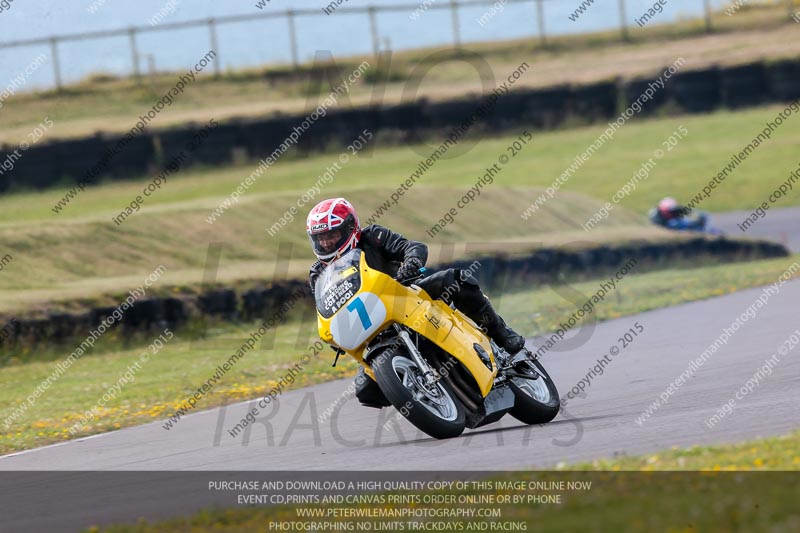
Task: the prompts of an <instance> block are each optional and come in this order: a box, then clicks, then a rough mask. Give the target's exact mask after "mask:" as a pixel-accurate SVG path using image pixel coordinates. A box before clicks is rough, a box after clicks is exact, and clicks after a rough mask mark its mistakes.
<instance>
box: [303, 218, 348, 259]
mask: <svg viewBox="0 0 800 533" xmlns="http://www.w3.org/2000/svg"><path fill="white" fill-rule="evenodd" d="M349 236H350V235H349V233H347V232H346V230H345V228H344V227H342V226H339V227H338V228H336V229H332V230H329V231H324V232H322V233H317V234H314V235H309V236H308V238H309V239H311V246H312V247H313V248H314V253H315V254H316V255H317V257H320V258H330V257H333V256H334V255H335V254H336V251H337V250H339V248H341V247H342V246H343V245H344V244H345V242H347V239H348V237H349Z"/></svg>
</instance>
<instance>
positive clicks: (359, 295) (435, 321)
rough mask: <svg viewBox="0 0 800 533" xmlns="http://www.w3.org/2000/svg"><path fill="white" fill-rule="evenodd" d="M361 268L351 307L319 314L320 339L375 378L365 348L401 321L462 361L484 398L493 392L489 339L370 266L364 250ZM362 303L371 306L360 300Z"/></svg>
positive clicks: (465, 320) (445, 308)
mask: <svg viewBox="0 0 800 533" xmlns="http://www.w3.org/2000/svg"><path fill="white" fill-rule="evenodd" d="M360 270H361V272H360V274H361V287H360V288H359V290H358V291H357V292H356V293H355V295H354V297H353V299H352V300H350V304H349V305H346V306H343V307H342V308H340V309H339V310H338V311H337V312H336V313H334V315H333V316H331V317H330V318H327V319H326V318H324V317H322V316H321V315H320V314H319V313H318V314H317V324H318V328H319V335H320V337H321V338H322V340H323V341H325V342H327V343H329V344H333V345H336V346H339V347H341V348H342V349H343V350H344V351H345V352H346V353H348V354H349V355H350V356H352V357H353V358H355V359H356V360H357V361H359V362H360V363H361V364H362V365H363V366H364V369H365V371H366V372H367V373H368V374H369V375H370V376H371V377H373V378H374V375H373V374H372V369H371V368H370V367H369V365H368V364H366V363H365V362H364V350H365V348H366V346H367V343H368V342H369V341H370V340H372V339H373V338H374V337H375V336H376V335H377V334H378V333H379V332H381V331H383V330H385V329H386V328H387V327H390V326H391V325H392V324H393V323H395V322H396V323H399V324H402V325H404V326H406V327H408V328H410V329H412V330H414V331H416V332H418V333H419V334H420V335H422V336H423V337H425V338H427V339H429V340H430V341H432V342H433V343H435V344H436V345H437V346H439V347H440V348H441V349H443V350H444V351H445V352H447V353H449V354H451V355H452V356H453V357H455V358H456V359H458V360H459V361H460V362H461V363H463V364H464V366H465V367H466V368H467V370H469V372H470V373H471V374H472V376H473V377H474V378H475V381H476V382H477V384H478V387H479V388H480V390H481V393H482V394H483V396H486V395H487V394H489V391H490V390H491V388H492V384H493V382H494V377H495V375H496V373H497V367H496V365H495V362H494V357H493V355H492V349H491V345H490V343H489V339H488V337H486V335H484V334H483V332H482V331H481V330H480V329H478V328H477V327H475V325H474V324H473V323H472V321H470V320H469V319H468V318H467V317H466V316H465V315H463V314H462V313H461V312H459V311H454V310H453V309H452V308H450V306H448V305H447V304H445V303H444V302H442V301H440V300H432V299H431V298H430V296H429V295H428V294H427V293H426V292H425V291H423V290H422V289H420V288H418V287H406V286H404V285H401V284H400V283H398V282H397V281H395V280H394V279H392V278H391V277H390V276H388V275H386V274H384V273H383V272H380V271H379V270H374V269H372V268H370V267H369V266H368V265H367V262H366V259H365V258H364V253H363V252H361V264H360ZM357 299H358V300H361V302H365V303H366V304H363V303H361V302H357V301H356V300H357ZM356 304H357V305H356ZM359 306H361V307H362V309H363V312H364V313H365V316H364V320H361V321H360V322H359V317H357V316H356V311H359V312H360V311H361V310H359V309H358V307H359ZM343 314H344V316H341V317H340V315H343ZM367 315H368V316H367ZM342 323H346V324H347V326H346V327H347V328H348V329H347V331H345V332H342V326H341V324H342ZM364 323H368V325H369V327H368V328H365V329H364V330H363V331H360V332H359V334H360V336H358V335H355V334H354V332H353V331H352V330H353V328H354V327H358V328H361V326H362V325H364ZM354 324H355V326H354ZM337 337H338V338H337ZM474 344H479V345H480V346H481V347H482V348H483V350H484V351H485V352H486V353H487V354H489V357H490V359H491V361H492V370H489V369H488V368H487V367H486V365H485V364H484V363H483V361H481V359H480V358H479V357H478V354H477V353H476V352H475V348H474V347H473V345H474Z"/></svg>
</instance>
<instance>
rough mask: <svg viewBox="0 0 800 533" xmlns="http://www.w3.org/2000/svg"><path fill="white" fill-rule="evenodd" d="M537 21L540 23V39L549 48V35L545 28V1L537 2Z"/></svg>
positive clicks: (537, 0) (539, 0) (538, 0)
mask: <svg viewBox="0 0 800 533" xmlns="http://www.w3.org/2000/svg"><path fill="white" fill-rule="evenodd" d="M536 21H537V22H538V23H539V39H540V40H541V41H542V46H543V47H545V48H546V47H547V33H546V32H545V28H544V0H536Z"/></svg>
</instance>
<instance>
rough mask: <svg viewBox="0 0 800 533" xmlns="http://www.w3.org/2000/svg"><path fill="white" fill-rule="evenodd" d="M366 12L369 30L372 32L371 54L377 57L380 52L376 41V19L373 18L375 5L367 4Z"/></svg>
mask: <svg viewBox="0 0 800 533" xmlns="http://www.w3.org/2000/svg"><path fill="white" fill-rule="evenodd" d="M367 12H368V13H369V30H370V33H371V34H372V55H374V56H375V58H376V59H377V58H378V55H379V54H380V43H379V42H378V21H377V20H376V18H375V6H369V7H368V8H367Z"/></svg>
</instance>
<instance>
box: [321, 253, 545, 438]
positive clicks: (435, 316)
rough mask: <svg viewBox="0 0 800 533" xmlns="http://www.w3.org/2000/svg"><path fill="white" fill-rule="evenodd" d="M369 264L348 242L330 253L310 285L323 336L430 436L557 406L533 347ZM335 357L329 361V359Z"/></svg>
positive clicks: (540, 415) (527, 417)
mask: <svg viewBox="0 0 800 533" xmlns="http://www.w3.org/2000/svg"><path fill="white" fill-rule="evenodd" d="M421 275H422V274H420V276H418V277H416V278H413V279H410V280H406V281H404V283H399V282H398V281H396V280H395V279H393V278H392V277H390V276H388V275H386V274H384V273H383V272H381V271H379V270H375V269H373V268H370V266H369V265H368V264H367V261H366V258H365V256H364V253H363V252H362V251H361V250H359V249H354V250H351V251H350V252H348V253H347V254H345V255H343V256H342V257H340V258H338V259H337V260H335V261H333V262H332V263H331V264H329V265H328V266H327V267H326V269H325V270H324V271H323V272H322V273H321V274H320V276H319V278H318V279H317V282H316V285H315V294H314V297H315V300H316V306H317V325H318V328H319V335H320V337H321V338H322V340H323V341H325V342H326V343H328V344H330V345H332V346H333V347H334V348H335V349H337V356H336V357H337V360H338V357H339V354H340V353H347V354H348V355H350V356H351V357H353V358H354V359H355V360H356V361H358V362H359V363H360V364H361V365H362V366H363V367H364V371H365V372H366V373H367V374H368V375H369V376H370V377H371V378H373V379H374V380H375V381H376V382H377V384H378V386H379V388H380V390H381V392H383V394H384V396H386V398H387V399H388V400H389V402H391V404H392V405H393V406H394V407H395V408H396V409H397V410H398V411H399V412H400V413H401V414H402V415H403V416H404V417H405V418H406V419H408V421H409V422H411V423H412V424H414V425H415V426H416V427H417V428H419V429H420V430H422V431H424V432H425V433H427V434H428V435H430V436H431V437H435V438H438V439H446V438H451V437H457V436H458V435H460V434H461V433H462V432H463V431H464V428H465V427H468V428H476V427H479V426H483V425H486V424H490V423H492V422H496V421H497V420H499V419H500V418H501V417H502V416H503V415H505V414H506V413H510V414H511V416H513V417H514V418H516V419H518V420H520V421H522V422H524V423H526V424H542V423H546V422H550V421H551V420H552V419H553V418H555V416H556V414H558V409H559V401H558V391H557V390H556V386H555V384H554V383H553V381H552V380H551V379H550V376H549V375H548V374H547V372H546V371H545V369H544V368H543V367H542V365H541V364H540V363H539V361H537V360H536V359H535V358H534V357H533V355H532V354H531V353H530V352H528V351H527V350H525V349H523V350H521V351H520V352H519V353H517V354H516V355H514V356H513V357H512V356H511V355H509V354H508V353H507V352H505V351H504V350H503V349H502V348H500V347H499V346H497V345H496V344H495V343H494V342H493V341H492V340H491V339H489V337H487V336H486V335H485V334H484V333H483V332H482V331H481V329H480V328H479V327H478V326H477V325H476V324H475V322H473V321H472V320H470V319H469V318H468V317H467V316H466V315H464V314H463V313H461V312H460V311H458V310H457V309H454V308H453V307H451V306H449V305H448V304H446V303H445V302H443V301H441V300H434V299H432V298H431V297H430V296H429V295H428V294H427V293H426V292H425V291H424V290H423V289H422V288H420V287H418V286H416V285H414V284H413V281H416V280H418V279H419V277H421ZM334 364H335V362H334Z"/></svg>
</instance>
